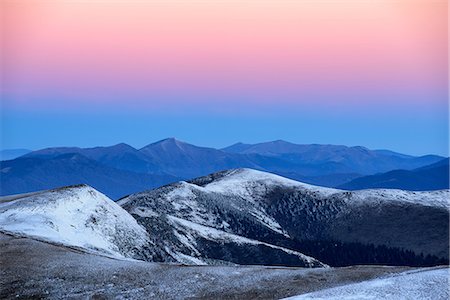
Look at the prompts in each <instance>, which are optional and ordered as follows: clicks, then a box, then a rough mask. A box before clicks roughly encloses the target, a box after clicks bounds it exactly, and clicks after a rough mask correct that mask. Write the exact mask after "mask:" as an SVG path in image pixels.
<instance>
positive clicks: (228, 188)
mask: <svg viewBox="0 0 450 300" xmlns="http://www.w3.org/2000/svg"><path fill="white" fill-rule="evenodd" d="M267 186H284V187H297V188H303V189H305V190H309V191H311V192H319V193H321V194H322V195H324V196H329V195H332V194H334V193H338V192H340V190H336V189H332V188H325V187H319V186H314V185H310V184H307V183H302V182H299V181H295V180H292V179H288V178H285V177H282V176H278V175H275V174H271V173H267V172H262V171H257V170H253V169H246V168H243V169H235V170H231V171H228V174H226V175H225V176H223V177H221V178H219V179H217V180H215V181H213V182H211V183H209V184H207V185H205V186H204V188H205V189H206V190H208V191H211V192H217V193H224V194H233V195H239V196H242V197H249V196H252V197H254V196H258V195H261V194H263V193H265V192H266V191H267V190H266V187H267Z"/></svg>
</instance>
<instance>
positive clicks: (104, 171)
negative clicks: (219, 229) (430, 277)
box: [0, 138, 448, 199]
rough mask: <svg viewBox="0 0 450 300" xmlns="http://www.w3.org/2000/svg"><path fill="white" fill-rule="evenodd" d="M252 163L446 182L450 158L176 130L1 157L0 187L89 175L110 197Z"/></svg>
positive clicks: (9, 190)
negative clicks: (144, 141)
mask: <svg viewBox="0 0 450 300" xmlns="http://www.w3.org/2000/svg"><path fill="white" fill-rule="evenodd" d="M234 168H252V169H256V170H262V171H267V172H271V173H275V174H279V175H282V176H285V177H288V178H291V179H295V180H298V181H302V182H305V183H310V184H315V185H320V186H328V187H340V188H344V189H363V188H372V187H375V188H400V189H408V190H434V189H444V188H448V159H447V158H444V157H441V156H436V155H426V156H420V157H415V156H410V155H405V154H400V153H396V152H392V151H388V150H369V149H367V148H364V147H347V146H338V145H317V144H312V145H299V144H293V143H289V142H286V141H281V140H278V141H273V142H266V143H259V144H242V143H238V144H235V145H232V146H229V147H226V148H223V149H214V148H206V147H198V146H195V145H191V144H188V143H184V142H181V141H178V140H176V139H174V138H169V139H165V140H162V141H158V142H156V143H152V144H149V145H147V146H145V147H143V148H142V149H135V148H133V147H131V146H129V145H127V144H123V143H122V144H118V145H114V146H110V147H95V148H76V147H59V148H47V149H42V150H38V151H33V152H30V153H26V154H25V155H23V156H20V157H17V158H14V159H11V160H4V161H2V162H1V173H0V174H1V177H0V194H1V195H8V194H16V193H25V192H31V191H36V190H43V189H50V188H55V187H60V186H66V185H72V184H80V183H85V184H89V185H91V186H93V187H94V188H96V189H98V190H100V191H101V192H103V193H105V194H106V195H108V196H109V197H111V198H113V199H118V198H120V197H123V196H126V195H128V194H131V193H135V192H139V191H143V190H148V189H152V188H156V187H159V186H162V185H165V184H168V183H172V182H175V181H179V180H187V179H191V178H195V177H199V176H204V175H207V174H210V173H214V172H217V171H221V170H227V169H234Z"/></svg>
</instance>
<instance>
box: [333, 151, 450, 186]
mask: <svg viewBox="0 0 450 300" xmlns="http://www.w3.org/2000/svg"><path fill="white" fill-rule="evenodd" d="M339 187H340V188H343V189H348V190H360V189H369V188H392V189H404V190H413V191H424V190H440V189H448V188H449V187H450V184H449V159H448V158H446V159H443V160H441V161H439V162H437V163H434V164H431V165H428V166H425V167H421V168H417V169H414V170H394V171H389V172H386V173H381V174H375V175H370V176H364V177H359V178H356V179H353V180H351V181H350V182H348V183H345V184H343V185H340V186H339Z"/></svg>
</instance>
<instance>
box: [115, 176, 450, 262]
mask: <svg viewBox="0 0 450 300" xmlns="http://www.w3.org/2000/svg"><path fill="white" fill-rule="evenodd" d="M448 196H449V191H438V192H428V193H427V192H423V193H412V192H405V191H397V190H368V191H360V192H346V191H341V190H335V189H329V188H320V187H315V186H311V185H308V184H303V183H300V182H296V181H293V180H289V179H286V178H283V177H280V176H276V175H273V174H269V173H264V172H259V171H255V170H249V169H239V170H231V171H224V172H219V173H215V174H211V175H209V176H205V177H201V178H197V179H194V180H192V181H190V182H180V183H175V184H171V185H168V186H165V187H162V188H159V189H155V190H153V191H148V192H143V193H138V194H135V195H131V196H129V197H126V198H124V199H122V200H120V201H119V204H120V205H122V207H123V208H124V209H126V210H127V211H129V212H130V213H131V214H132V215H133V216H135V218H136V219H137V220H138V222H139V223H140V224H142V225H143V226H144V227H145V228H147V230H155V228H158V234H157V236H164V239H161V240H160V241H155V243H157V244H159V243H165V242H167V241H168V244H166V247H169V248H172V249H175V250H174V251H176V252H177V253H182V254H183V255H188V256H191V257H197V258H202V257H208V258H214V259H224V258H229V257H231V258H232V259H234V257H237V255H236V256H233V255H232V254H233V252H238V253H239V252H240V253H242V252H243V251H239V250H238V249H236V248H235V247H234V246H233V247H234V248H233V249H230V250H229V251H226V252H225V253H219V254H216V256H215V257H212V255H213V253H214V254H215V253H217V251H218V249H220V247H219V246H218V245H222V244H223V239H219V238H217V237H216V236H215V234H211V235H209V236H208V237H209V239H208V238H206V240H205V236H204V233H203V230H205V227H207V228H209V230H212V231H214V232H216V231H217V230H218V231H220V232H221V235H222V236H224V235H234V236H240V237H243V238H246V239H251V240H255V241H259V242H261V243H266V244H270V245H273V246H277V247H282V248H287V249H291V250H294V251H296V252H300V253H307V254H308V255H310V256H313V257H316V258H319V260H321V261H323V262H325V263H328V264H331V265H351V264H355V263H361V264H362V263H389V264H419V265H420V264H434V263H438V262H442V261H446V260H447V259H448V247H447V246H448V233H449V230H448V220H449V209H448V207H449V203H448ZM186 224H187V225H186ZM180 225H183V226H180ZM186 228H187V229H188V230H187V229H186ZM375 233H376V234H375ZM303 251H306V252H303ZM355 251H356V253H360V254H364V256H359V254H355ZM405 251H406V252H405ZM230 253H231V254H230ZM244 253H245V252H244ZM421 253H423V254H424V255H425V256H426V255H433V256H434V257H431V256H430V257H428V258H427V259H428V260H426V259H424V258H423V257H422V258H421V257H420V255H421ZM220 255H221V256H222V257H218V256H220ZM225 260H226V259H225ZM231 261H233V260H231ZM246 263H248V262H246Z"/></svg>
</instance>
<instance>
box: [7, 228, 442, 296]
mask: <svg viewBox="0 0 450 300" xmlns="http://www.w3.org/2000/svg"><path fill="white" fill-rule="evenodd" d="M0 265H1V266H2V268H0V298H1V299H17V298H19V299H35V298H46V299H61V298H69V299H80V298H81V299H124V298H125V299H148V298H152V299H280V298H283V297H289V296H293V295H300V294H304V293H310V292H314V291H318V290H322V289H327V288H332V287H336V286H342V285H345V284H351V283H356V282H361V281H364V280H369V279H374V278H378V277H381V276H387V275H389V274H394V273H399V272H402V271H405V270H408V269H410V268H406V267H382V266H357V267H347V268H315V269H301V268H280V267H276V268H274V267H263V266H261V267H256V266H179V265H168V264H155V263H148V262H141V261H129V260H128V261H124V260H117V259H109V258H106V257H102V256H98V255H90V254H86V253H81V252H78V251H74V250H73V249H69V248H66V247H58V246H55V245H51V244H48V243H44V242H39V241H36V240H32V239H28V238H17V237H13V236H9V235H3V234H0ZM446 288H447V287H446V285H442V284H441V283H440V282H437V283H436V284H435V286H434V289H433V291H431V292H432V293H431V294H430V296H432V295H434V294H436V295H439V294H440V293H442V292H443V291H444V292H445V290H446ZM414 299H418V298H414ZM434 299H439V298H437V297H435V298H434Z"/></svg>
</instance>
